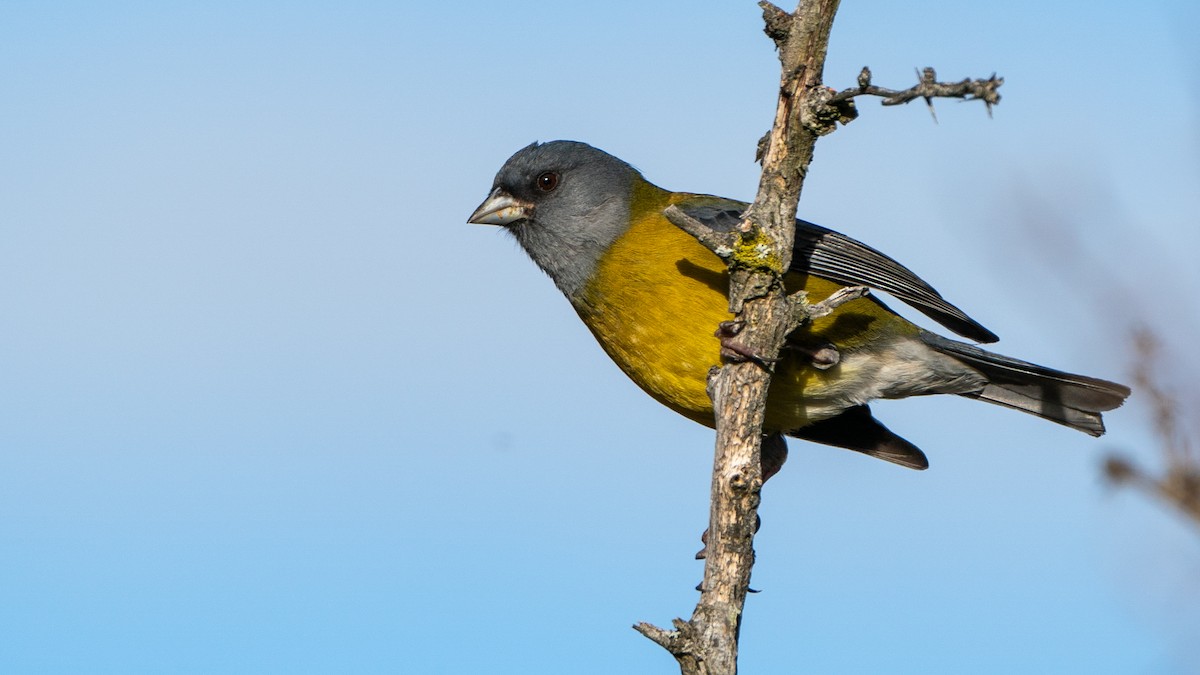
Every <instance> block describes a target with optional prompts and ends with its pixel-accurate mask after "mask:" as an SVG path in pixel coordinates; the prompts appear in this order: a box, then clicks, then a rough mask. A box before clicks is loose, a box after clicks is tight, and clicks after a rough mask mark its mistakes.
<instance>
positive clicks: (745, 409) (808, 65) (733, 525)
mask: <svg viewBox="0 0 1200 675" xmlns="http://www.w3.org/2000/svg"><path fill="white" fill-rule="evenodd" d="M838 3H839V0H805V1H804V2H801V3H800V5H799V7H797V8H796V11H795V12H793V13H789V12H786V11H784V10H782V9H780V8H778V7H776V6H775V5H772V4H771V3H769V2H766V1H765V0H764V1H762V2H759V3H758V4H759V6H760V7H761V8H762V10H763V21H764V22H765V24H766V26H765V28H764V31H765V32H766V34H767V36H768V37H770V38H771V39H772V40H774V41H775V46H776V48H777V50H778V53H779V61H780V66H781V75H780V82H779V98H778V103H777V105H776V110H775V120H774V123H773V124H772V127H771V132H770V133H769V134H768V135H767V136H764V137H763V138H762V140H760V141H759V147H758V159H759V160H760V161H761V162H762V178H761V180H760V182H759V186H758V193H757V195H756V196H755V199H754V203H753V204H752V205H751V206H750V207H749V208H748V209H747V210H746V212H745V213H744V214H742V222H741V223H740V224H739V225H738V227H737V228H735V231H734V232H715V231H713V230H711V229H710V228H708V227H707V226H705V225H704V223H701V222H699V221H697V220H695V219H692V218H689V217H688V216H687V215H686V214H684V213H683V212H682V211H680V210H679V209H676V208H674V207H671V208H668V209H667V210H666V211H665V215H666V217H667V218H668V219H670V220H671V222H672V223H674V224H675V225H676V226H678V227H679V228H681V229H683V230H684V231H686V232H688V233H690V234H691V235H692V236H694V237H696V238H697V240H699V241H700V242H701V243H702V244H704V245H705V246H706V247H708V248H709V249H710V250H711V251H713V252H714V253H716V254H717V255H718V256H720V257H721V258H722V259H723V260H725V261H727V263H728V264H729V279H730V286H729V310H730V312H731V313H733V314H735V315H736V320H735V321H731V322H727V323H726V324H723V325H722V326H721V328H720V330H718V333H717V334H718V335H720V336H722V337H723V338H728V337H731V336H732V335H736V336H737V337H738V343H737V345H736V348H733V345H731V344H728V343H723V344H724V346H725V348H723V350H722V360H723V361H725V365H723V366H722V367H721V368H713V369H712V370H711V371H710V372H709V378H708V392H709V396H710V397H711V398H712V400H713V409H714V412H715V413H716V427H717V442H716V453H715V457H714V460H713V478H712V492H711V505H710V511H709V528H708V533H707V537H706V540H705V550H704V552H703V553H704V557H705V565H704V581H703V582H702V583H701V586H700V591H701V593H700V600H699V602H698V603H697V605H696V609H695V611H694V612H693V613H692V618H691V619H690V620H689V621H683V620H682V619H675V620H674V621H673V622H672V623H673V626H674V630H665V629H662V628H659V627H657V626H653V625H651V624H648V623H639V624H637V625H635V626H634V628H635V629H636V630H637V631H638V632H640V633H642V634H643V635H645V636H646V637H648V638H650V639H651V640H653V641H654V642H656V643H657V644H659V645H661V646H662V647H663V648H664V649H666V650H667V651H669V652H670V653H671V654H672V655H674V656H675V658H676V660H677V661H678V662H679V667H680V670H681V672H682V673H683V674H684V675H733V674H734V673H736V672H737V657H738V637H739V633H740V628H741V621H742V611H743V608H744V606H745V601H746V594H747V592H748V590H749V586H750V572H751V569H752V567H753V565H754V546H753V544H754V533H755V530H757V526H758V504H759V497H760V491H761V489H762V484H763V481H764V479H765V478H764V475H763V471H764V467H763V459H764V457H767V458H769V459H770V460H771V461H770V462H769V463H770V464H771V466H769V467H767V471H768V472H769V473H773V472H774V471H777V470H778V469H779V465H780V464H781V463H782V459H783V457H785V456H786V446H782V447H780V446H779V445H774V444H783V443H784V440H783V437H782V436H781V435H779V434H778V433H773V434H769V435H766V436H764V434H763V428H762V425H763V420H764V417H765V411H766V401H767V390H768V387H769V386H770V383H771V374H772V373H771V369H772V365H771V364H773V363H775V362H776V361H777V359H778V356H779V353H780V350H781V349H782V348H783V346H784V340H785V338H786V337H787V335H788V334H789V333H791V332H792V331H793V330H795V329H796V328H797V327H798V326H800V325H801V324H803V323H805V322H807V321H811V320H812V319H813V318H816V317H819V316H824V315H826V314H828V313H829V312H831V311H833V309H834V308H836V307H837V306H838V305H840V304H842V303H845V302H849V301H850V300H853V299H855V298H859V297H862V296H863V295H866V294H867V293H868V289H867V288H865V287H862V286H856V287H850V288H845V289H842V290H841V291H839V292H838V293H835V294H834V295H833V296H831V297H829V298H827V299H825V300H824V301H822V302H819V303H816V304H815V305H809V304H808V303H807V301H806V298H805V295H804V292H803V291H798V292H797V293H795V294H793V295H791V296H789V295H787V294H786V291H785V289H784V286H783V276H784V274H785V273H786V272H787V270H788V269H789V267H790V264H791V257H792V248H793V243H794V240H795V223H796V205H797V204H798V202H799V198H800V191H801V188H802V187H803V185H804V178H805V176H806V175H807V173H808V165H809V163H810V162H811V161H812V157H813V148H814V146H815V144H816V141H817V139H818V138H819V137H820V136H823V135H825V134H828V133H830V132H832V131H833V130H834V129H835V128H836V126H837V124H838V123H839V122H840V123H843V124H845V123H847V122H849V121H850V120H852V119H854V117H855V116H857V111H856V110H855V108H854V102H853V98H854V97H855V96H859V95H878V96H885V97H886V100H885V101H884V103H885V104H891V105H894V104H896V103H902V102H906V101H908V100H912V99H914V98H918V97H923V98H925V99H926V101H927V102H928V101H929V100H930V99H931V98H932V97H934V96H957V97H960V98H981V99H983V100H984V101H985V103H986V104H987V105H988V106H989V111H990V107H991V105H993V104H994V103H996V102H998V101H999V94H997V93H996V91H995V90H996V88H997V87H999V86H1000V84H1002V83H1003V80H998V79H997V78H996V77H995V76H993V77H992V78H991V79H990V80H986V81H970V80H964V81H963V82H962V83H958V84H949V85H947V84H943V83H938V82H936V75H935V74H934V72H933V69H926V70H925V72H924V74H923V75H922V76H921V81H920V83H919V84H918V85H917V86H916V87H914V88H912V89H910V90H906V91H893V90H888V89H883V88H880V87H874V86H873V85H871V81H870V71H869V70H867V69H866V68H864V69H863V72H862V73H861V74H860V75H859V80H858V85H859V86H858V87H857V88H855V89H848V90H845V91H843V92H841V93H837V92H835V91H834V90H833V89H830V88H828V87H826V86H825V85H824V84H823V82H822V74H823V70H824V66H825V55H826V51H827V49H828V45H829V33H830V30H831V28H832V27H833V19H834V15H835V14H836V13H837V8H838ZM978 83H982V84H978ZM935 119H936V118H935ZM811 356H812V358H813V365H814V366H815V367H817V368H829V367H832V366H833V365H835V364H837V363H838V361H839V359H840V355H839V354H838V352H837V349H836V348H835V347H833V346H832V345H830V346H828V347H826V348H823V349H821V350H819V351H818V352H816V353H814V354H812V355H811ZM763 444H772V445H771V446H768V447H767V450H766V451H764V448H763ZM769 473H768V476H769Z"/></svg>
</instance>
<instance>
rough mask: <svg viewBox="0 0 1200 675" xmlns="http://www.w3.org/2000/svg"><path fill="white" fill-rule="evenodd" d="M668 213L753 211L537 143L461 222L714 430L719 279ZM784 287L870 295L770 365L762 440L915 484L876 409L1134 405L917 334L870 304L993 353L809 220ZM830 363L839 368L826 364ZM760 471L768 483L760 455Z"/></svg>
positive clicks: (920, 289) (1072, 421) (919, 454)
mask: <svg viewBox="0 0 1200 675" xmlns="http://www.w3.org/2000/svg"><path fill="white" fill-rule="evenodd" d="M670 206H675V207H676V208H677V209H679V210H680V211H682V212H683V213H684V214H686V215H687V216H690V217H692V218H694V219H696V220H698V221H700V222H702V223H704V224H706V225H708V226H709V227H711V228H713V229H715V230H718V231H725V232H729V231H731V229H732V228H733V227H735V226H736V225H737V223H738V222H739V221H740V220H741V217H742V214H743V213H744V212H745V210H746V209H747V208H748V206H749V205H748V204H746V203H745V202H740V201H736V200H731V199H725V198H722V197H716V196H713V195H707V194H696V193H688V192H671V191H668V190H665V189H663V188H660V187H658V186H656V185H654V184H652V183H650V182H649V181H647V180H646V179H645V178H644V177H643V176H642V174H641V172H639V171H638V170H637V169H635V168H634V167H633V166H632V165H630V164H628V163H626V162H625V161H623V160H621V159H618V158H617V157H614V156H613V155H610V154H608V153H606V152H604V151H603V150H599V149H597V148H595V147H592V146H591V145H588V144H586V143H582V142H579V141H552V142H546V143H537V142H535V143H532V144H530V145H528V146H526V147H524V148H522V149H521V150H519V151H517V152H516V153H515V154H514V155H513V156H512V157H510V158H509V159H508V160H507V161H506V162H505V163H504V165H503V166H502V167H501V168H500V170H499V172H497V174H496V178H495V180H494V182H493V184H492V189H491V191H490V192H489V194H488V196H487V197H486V199H484V201H483V203H482V204H480V205H479V207H478V208H477V209H475V211H474V212H473V213H472V214H471V215H470V217H469V218H468V219H467V220H468V222H469V223H474V224H481V225H495V226H500V227H502V228H503V229H504V230H505V231H506V232H508V233H509V234H511V235H512V236H513V237H514V238H515V239H516V241H517V243H518V244H519V245H520V247H521V248H522V249H524V251H525V252H526V253H527V254H528V255H529V257H530V258H532V260H533V262H534V263H536V264H537V266H538V267H540V268H541V269H542V270H543V271H544V272H545V273H546V274H547V275H548V276H549V277H550V279H551V280H552V281H553V282H554V284H555V285H556V286H557V287H558V289H559V290H560V291H561V292H562V293H563V295H565V296H566V298H567V300H568V301H569V302H570V304H571V306H572V307H573V308H574V309H575V311H576V313H577V314H578V315H579V317H580V318H581V319H582V320H583V322H584V324H585V325H586V326H587V327H588V328H589V329H590V330H591V332H592V334H593V335H594V336H595V338H596V340H597V342H599V344H600V346H601V348H603V350H604V351H605V352H606V353H607V354H608V356H609V357H610V358H611V359H612V360H613V361H614V362H615V363H616V364H617V366H618V367H619V368H620V369H621V370H622V371H624V372H625V374H626V375H627V376H629V378H631V379H632V380H633V381H634V382H635V383H636V384H637V385H638V386H639V387H640V388H641V389H643V390H644V391H645V392H646V393H648V394H649V395H650V396H651V397H652V398H654V399H655V400H657V401H658V402H660V403H662V404H663V405H665V406H667V407H668V408H670V409H672V410H674V411H676V412H678V413H680V414H682V415H684V416H685V417H688V418H690V419H692V420H694V421H696V422H699V423H701V424H704V425H707V426H709V427H712V426H714V425H715V417H714V413H713V404H712V401H711V400H710V399H709V396H708V392H707V389H706V383H707V376H708V372H709V369H710V368H712V367H713V366H715V365H718V364H719V363H720V361H721V354H722V338H721V337H718V336H717V335H715V334H714V332H713V329H714V327H717V326H719V325H722V324H724V322H728V321H730V320H732V319H733V318H734V317H733V316H732V315H731V314H730V312H729V307H728V297H727V296H728V289H729V275H728V269H727V264H726V262H725V261H724V260H722V259H721V258H719V257H718V256H717V255H716V254H714V253H713V252H711V251H710V250H709V249H708V248H706V247H705V246H703V245H702V244H701V243H700V242H699V241H697V240H696V239H695V238H693V237H692V236H691V235H690V234H687V233H686V232H684V231H683V230H681V229H679V228H678V227H676V226H675V225H674V224H672V223H671V222H670V220H668V218H667V216H666V215H665V214H664V210H666V209H667V208H668V207H670ZM783 283H784V286H785V288H786V289H787V290H788V292H795V291H799V290H803V291H805V292H806V293H807V298H808V300H809V301H810V302H819V301H821V300H823V299H825V298H828V297H829V296H830V295H832V294H833V293H835V292H837V291H838V290H839V289H842V288H846V287H851V286H859V285H861V286H865V287H867V288H869V289H870V290H871V291H872V292H871V293H869V294H866V295H864V296H863V297H860V298H856V299H853V300H850V301H849V302H846V303H845V304H842V305H840V306H838V307H837V308H836V309H835V310H834V311H833V312H832V313H830V314H829V315H827V316H824V317H821V318H818V319H815V320H813V321H811V322H809V323H808V324H806V325H802V326H801V327H800V328H798V329H796V330H795V331H793V332H792V333H791V334H790V335H789V336H788V338H787V341H786V344H785V347H784V349H783V351H782V352H781V354H780V359H779V360H778V362H776V363H774V364H773V369H774V374H773V376H772V383H771V385H770V389H769V391H768V396H767V403H766V414H765V417H764V421H763V432H764V435H767V436H769V435H783V436H790V437H794V438H799V439H803V440H808V441H814V442H816V443H820V444H825V445H831V446H835V447H839V448H845V449H849V450H854V451H857V452H860V453H863V454H865V455H868V456H872V457H876V458H878V459H882V460H886V461H889V462H892V463H895V464H898V465H901V466H905V467H908V468H912V469H925V468H927V467H928V466H929V461H928V458H927V456H926V455H925V453H924V452H923V451H922V450H921V449H920V448H918V447H917V446H916V445H914V444H913V443H911V442H909V441H908V440H906V439H904V438H901V437H900V436H899V435H897V434H895V433H894V432H892V431H891V430H890V429H888V428H887V427H886V426H884V425H883V423H881V422H880V421H879V420H878V419H877V418H876V417H875V416H874V414H873V413H872V411H871V408H870V403H871V401H874V400H877V399H900V398H906V397H910V396H923V395H929V394H956V395H958V396H963V397H967V398H973V399H977V400H980V401H986V402H988V403H992V404H996V405H1000V406H1005V407H1008V408H1013V409H1016V410H1020V411H1022V412H1025V413H1029V414H1032V415H1035V416H1037V417H1041V418H1043V419H1046V420H1049V421H1051V422H1056V423H1058V424H1061V425H1064V426H1067V427H1070V428H1072V429H1076V430H1079V431H1082V432H1084V433H1087V434H1090V435H1092V436H1100V435H1101V434H1103V433H1104V422H1103V419H1102V416H1101V413H1103V412H1106V411H1109V410H1112V409H1114V408H1117V407H1118V406H1120V405H1121V404H1122V403H1123V402H1124V401H1125V399H1126V398H1127V397H1128V396H1129V395H1130V389H1129V387H1126V386H1124V385H1122V384H1118V383H1115V382H1110V381H1107V380H1102V379H1098V378H1093V377H1087V376H1083V375H1075V374H1071V373H1067V372H1063V371H1059V370H1054V369H1052V368H1047V367H1044V366H1039V365H1035V364H1033V363H1029V362H1026V361H1022V360H1019V359H1015V358H1010V357H1007V356H1002V355H1000V354H996V353H992V352H990V351H987V350H985V349H983V348H981V347H979V346H977V345H976V344H971V343H968V342H963V341H960V340H954V339H950V338H947V337H943V336H941V335H939V334H937V333H934V332H932V331H929V330H926V329H924V328H921V327H919V326H917V325H916V324H915V323H913V322H910V321H909V320H907V319H905V318H904V317H902V316H900V315H899V314H897V313H895V312H894V311H892V310H891V309H890V308H888V306H887V305H885V304H884V302H883V301H882V300H881V299H880V298H879V297H877V293H875V291H878V292H882V293H886V294H888V295H890V296H891V297H893V298H895V299H897V300H899V301H901V302H904V303H906V304H908V305H910V306H911V307H913V308H914V309H916V310H918V311H919V312H921V313H922V314H924V315H925V316H927V317H928V318H929V319H932V320H933V321H935V322H937V323H938V324H940V325H941V326H942V327H944V328H945V329H948V330H949V331H952V332H954V333H956V334H957V335H958V336H960V337H962V338H966V339H968V340H971V341H972V342H975V343H991V342H995V341H997V340H998V338H997V336H996V335H995V333H993V332H991V331H990V330H988V329H987V328H984V327H983V326H982V325H981V324H979V323H978V322H977V321H975V320H974V319H972V318H970V317H969V316H968V315H967V314H966V313H964V312H963V311H962V310H960V309H959V308H958V307H956V306H954V305H952V304H950V303H949V302H947V301H946V300H945V299H944V298H943V297H942V296H941V294H939V293H938V292H937V291H936V290H934V288H933V287H931V286H930V285H929V284H927V283H926V282H925V281H923V280H922V279H920V278H919V277H918V276H917V275H916V274H915V273H913V272H912V271H910V270H909V269H908V268H907V267H904V266H903V265H901V264H900V263H898V262H896V261H895V260H893V259H892V258H890V257H888V256H887V255H884V254H883V253H881V252H879V251H877V250H876V249H874V248H871V247H870V246H867V245H866V244H863V243H861V242H859V241H856V240H855V239H852V238H850V237H848V236H846V235H843V234H840V233H838V232H835V231H833V230H830V229H827V228H824V227H821V226H819V225H815V224H813V223H809V222H806V221H804V220H800V219H797V220H796V238H795V247H794V250H793V255H792V262H791V267H790V268H789V269H788V270H787V272H786V274H785V275H784V279H783ZM830 349H832V350H834V351H833V352H830V351H829V350H830ZM830 353H835V354H836V356H837V358H836V359H829V358H826V357H827V356H828V355H829V354H830ZM766 447H767V445H766V444H764V453H765V452H766ZM784 448H785V449H784V450H783V451H782V452H783V453H784V456H786V446H784ZM763 461H764V474H765V475H766V474H768V471H767V469H766V464H767V462H768V459H767V457H766V456H765V454H764V460H763ZM776 463H777V464H782V460H778V461H776ZM777 470H778V466H775V467H773V468H772V472H773V471H777ZM766 477H769V475H766Z"/></svg>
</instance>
